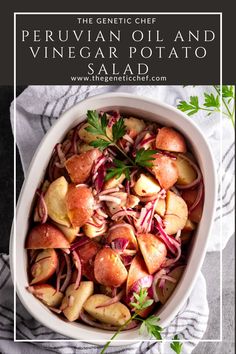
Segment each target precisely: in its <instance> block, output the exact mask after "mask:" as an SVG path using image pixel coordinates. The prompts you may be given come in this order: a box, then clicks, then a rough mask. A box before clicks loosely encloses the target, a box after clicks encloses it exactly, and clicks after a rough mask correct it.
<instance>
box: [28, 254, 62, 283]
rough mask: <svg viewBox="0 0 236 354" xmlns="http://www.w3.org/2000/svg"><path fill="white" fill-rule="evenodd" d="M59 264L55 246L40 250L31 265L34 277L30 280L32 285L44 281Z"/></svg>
mask: <svg viewBox="0 0 236 354" xmlns="http://www.w3.org/2000/svg"><path fill="white" fill-rule="evenodd" d="M57 266H58V257H57V253H56V251H55V250H54V249H53V248H49V249H46V250H44V251H42V252H40V253H39V254H38V256H37V257H36V259H35V263H34V264H33V266H32V267H31V274H32V276H33V279H32V281H31V282H30V285H32V284H36V283H44V282H45V281H46V280H48V279H49V278H50V277H51V276H52V275H53V274H54V273H55V271H56V269H57Z"/></svg>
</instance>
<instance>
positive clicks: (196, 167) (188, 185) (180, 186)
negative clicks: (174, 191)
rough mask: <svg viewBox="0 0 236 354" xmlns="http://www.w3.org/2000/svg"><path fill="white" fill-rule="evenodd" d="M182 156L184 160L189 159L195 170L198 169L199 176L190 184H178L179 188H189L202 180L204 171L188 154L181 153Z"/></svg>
mask: <svg viewBox="0 0 236 354" xmlns="http://www.w3.org/2000/svg"><path fill="white" fill-rule="evenodd" d="M179 156H180V157H182V158H183V159H184V160H186V161H188V163H189V164H190V165H191V166H192V167H193V168H194V170H195V171H196V173H197V177H196V179H195V180H194V181H193V182H191V183H189V184H186V185H182V184H176V187H177V188H179V189H189V188H192V187H194V186H196V185H198V184H199V183H200V182H201V180H202V173H201V171H200V168H199V167H198V166H197V164H196V163H194V162H193V161H192V160H191V159H190V158H188V157H187V156H185V155H183V154H179Z"/></svg>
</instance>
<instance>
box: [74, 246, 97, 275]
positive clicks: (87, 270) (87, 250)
mask: <svg viewBox="0 0 236 354" xmlns="http://www.w3.org/2000/svg"><path fill="white" fill-rule="evenodd" d="M100 248H101V245H100V244H99V243H97V242H95V241H93V240H89V241H88V242H87V243H85V244H84V245H83V246H81V247H78V248H77V250H76V251H77V253H78V255H79V257H80V260H81V265H82V275H84V276H85V277H86V278H87V279H89V280H92V281H96V279H95V276H94V260H95V256H96V254H97V253H98V251H99V250H100Z"/></svg>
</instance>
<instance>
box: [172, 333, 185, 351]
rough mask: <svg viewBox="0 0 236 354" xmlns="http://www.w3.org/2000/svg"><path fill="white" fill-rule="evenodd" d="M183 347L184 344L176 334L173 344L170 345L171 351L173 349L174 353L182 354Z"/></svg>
mask: <svg viewBox="0 0 236 354" xmlns="http://www.w3.org/2000/svg"><path fill="white" fill-rule="evenodd" d="M182 346H183V343H180V341H179V337H178V336H177V334H176V335H175V336H174V338H173V342H172V343H171V344H170V347H171V349H173V351H174V352H175V353H176V354H180V353H181V351H182Z"/></svg>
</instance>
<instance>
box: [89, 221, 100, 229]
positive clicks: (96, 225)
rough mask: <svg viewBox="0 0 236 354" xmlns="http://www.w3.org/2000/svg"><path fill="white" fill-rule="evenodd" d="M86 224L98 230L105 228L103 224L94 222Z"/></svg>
mask: <svg viewBox="0 0 236 354" xmlns="http://www.w3.org/2000/svg"><path fill="white" fill-rule="evenodd" d="M86 224H88V225H91V226H93V227H95V228H96V229H101V228H102V227H103V224H95V223H94V222H91V221H87V222H86Z"/></svg>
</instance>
